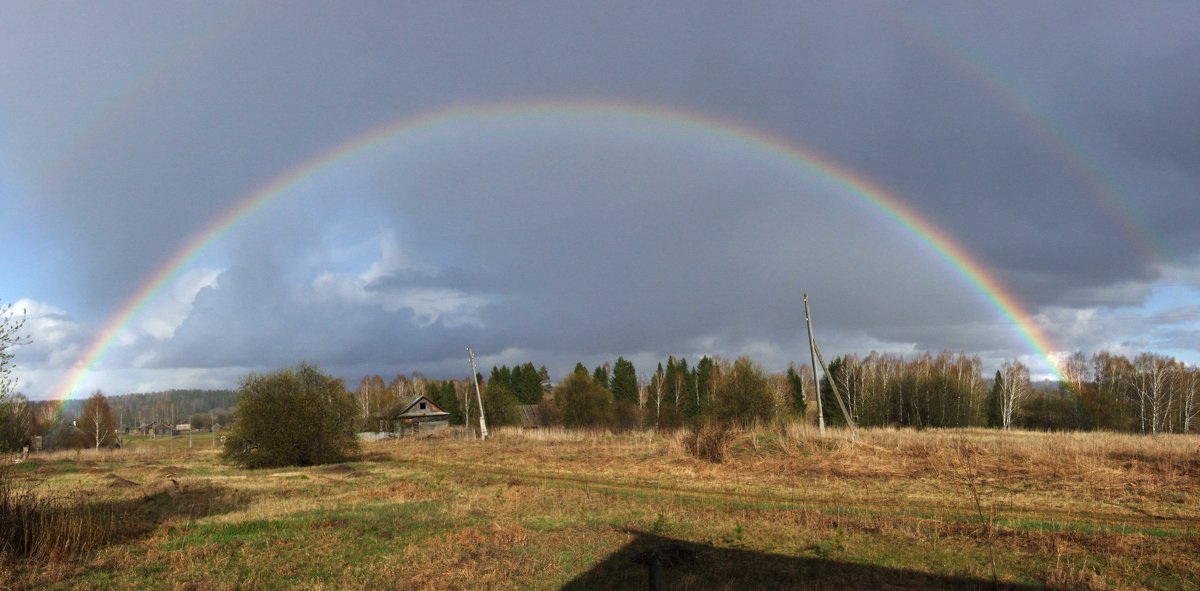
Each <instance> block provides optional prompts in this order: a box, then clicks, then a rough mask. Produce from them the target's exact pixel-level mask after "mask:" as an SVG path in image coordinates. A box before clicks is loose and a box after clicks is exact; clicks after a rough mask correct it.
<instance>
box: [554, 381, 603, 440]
mask: <svg viewBox="0 0 1200 591" xmlns="http://www.w3.org/2000/svg"><path fill="white" fill-rule="evenodd" d="M554 404H555V406H558V411H559V413H560V414H561V416H562V422H563V425H566V426H567V427H603V426H608V425H610V424H611V423H612V414H613V394H612V392H610V391H609V390H608V389H607V388H603V387H601V386H600V385H599V384H597V383H596V382H595V380H593V379H592V376H590V375H588V374H586V373H579V372H575V373H572V374H571V375H569V376H567V379H565V380H563V383H561V384H559V385H558V387H557V388H555V389H554Z"/></svg>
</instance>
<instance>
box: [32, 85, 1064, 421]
mask: <svg viewBox="0 0 1200 591" xmlns="http://www.w3.org/2000/svg"><path fill="white" fill-rule="evenodd" d="M579 118H588V119H589V120H592V121H596V120H599V121H604V122H607V121H611V122H621V123H624V124H637V125H642V126H645V127H647V128H649V129H654V130H657V131H662V132H673V133H684V132H687V133H691V134H701V135H702V136H703V137H706V138H708V139H712V140H714V141H718V142H723V143H726V144H733V145H741V146H743V147H745V148H748V149H752V150H759V151H766V152H768V153H770V154H773V155H774V156H776V157H779V158H781V159H783V160H784V161H786V162H788V163H789V164H791V165H792V166H795V167H798V168H799V169H802V170H805V171H807V172H809V173H812V174H814V175H816V176H817V177H819V178H822V179H824V180H826V181H828V182H830V183H832V184H833V185H836V186H839V187H842V188H843V189H845V190H846V191H848V192H849V193H850V194H852V195H854V196H855V197H857V198H859V199H860V200H861V201H862V202H863V203H865V204H867V205H869V206H870V207H871V208H873V209H874V210H876V211H878V212H879V213H881V214H883V216H885V217H886V218H888V219H890V220H892V221H894V222H895V223H896V224H898V225H899V226H900V227H902V228H903V229H904V230H905V231H906V232H908V233H910V234H911V235H913V236H915V237H916V238H918V239H919V240H920V241H921V242H922V243H923V244H924V245H925V246H926V247H927V248H928V249H929V250H930V251H932V252H933V253H935V254H936V255H937V256H938V257H940V258H941V259H943V260H944V261H945V262H946V263H948V265H949V266H950V267H951V268H952V269H953V270H954V271H955V272H956V273H957V274H958V275H960V276H961V277H962V278H963V279H964V280H965V281H966V282H968V283H969V284H971V285H972V286H973V287H974V288H976V289H978V291H979V292H980V293H982V294H983V295H984V297H985V298H986V300H987V301H988V302H989V303H990V305H991V306H992V307H994V308H995V309H996V310H998V311H999V312H1000V313H1001V314H1002V315H1003V316H1004V317H1005V318H1007V319H1009V320H1010V321H1011V322H1012V324H1013V325H1014V326H1015V327H1016V329H1017V331H1018V332H1019V333H1020V335H1021V337H1022V338H1023V340H1025V341H1026V342H1028V344H1029V345H1030V346H1031V348H1032V349H1033V351H1034V352H1035V353H1036V354H1037V355H1038V356H1040V357H1042V358H1044V359H1045V360H1046V362H1047V363H1046V365H1047V367H1048V368H1049V369H1050V371H1052V372H1053V373H1054V374H1055V377H1058V369H1057V363H1056V362H1055V357H1054V355H1055V351H1056V350H1057V348H1056V347H1055V346H1054V344H1053V343H1052V341H1051V340H1050V339H1049V338H1048V337H1047V336H1046V334H1045V333H1044V332H1043V331H1042V330H1041V328H1040V327H1039V326H1038V325H1037V324H1035V323H1034V322H1033V317H1032V316H1031V315H1030V314H1029V312H1027V311H1026V310H1025V309H1024V307H1023V306H1022V305H1021V303H1020V301H1019V300H1018V299H1017V298H1016V297H1015V296H1014V295H1013V294H1012V293H1011V292H1010V291H1009V290H1008V289H1007V288H1006V287H1005V286H1004V285H1002V284H1001V283H1000V282H999V281H998V280H996V278H994V277H993V276H992V275H991V274H990V273H989V272H988V270H987V268H986V267H984V266H983V265H982V264H981V263H980V262H979V261H978V260H977V259H976V258H975V257H974V256H972V255H971V254H970V253H969V252H967V251H966V249H964V248H963V247H962V246H960V245H959V244H958V243H957V242H956V241H955V240H954V239H953V238H951V236H950V235H949V234H948V233H947V232H945V231H944V230H942V229H941V228H939V227H937V226H935V225H934V224H933V223H931V222H930V221H928V220H926V219H925V218H923V217H922V216H921V215H920V214H919V212H917V210H916V209H914V208H913V207H912V206H910V205H909V204H907V203H905V202H904V201H902V200H901V199H900V198H899V197H897V196H895V195H893V194H891V193H889V192H888V191H886V190H884V189H883V187H880V186H879V185H876V184H875V183H873V182H872V181H870V180H869V179H867V178H864V177H862V176H861V175H858V174H856V173H854V172H852V171H851V170H849V169H847V168H845V167H842V166H840V165H838V164H837V163H834V162H832V161H830V160H829V159H827V158H825V157H824V156H822V155H820V154H818V153H816V152H814V151H812V150H809V149H804V148H800V147H797V146H795V145H793V144H790V143H788V142H786V141H784V140H783V139H781V138H778V137H775V136H772V135H769V134H767V133H765V132H762V131H759V130H756V129H752V128H749V127H746V126H743V125H740V124H738V123H734V122H730V121H724V120H721V119H716V118H712V117H708V116H702V115H698V114H695V113H689V112H686V111H682V110H678V109H667V108H663V107H657V106H650V105H638V104H631V103H625V102H602V101H540V102H520V103H511V104H501V105H456V106H451V107H448V108H445V109H441V110H435V111H431V112H426V113H423V114H420V115H417V116H413V117H406V118H402V119H400V120H397V121H394V122H391V123H388V124H385V125H382V126H379V127H376V128H373V129H371V130H369V131H367V132H365V133H362V134H360V135H357V136H355V137H352V138H350V139H349V140H346V141H344V142H342V143H341V144H339V145H337V146H336V147H334V148H333V149H331V150H328V151H325V152H322V153H320V154H318V155H316V156H314V157H312V158H310V159H308V160H306V161H304V162H301V163H300V164H299V165H298V166H296V167H294V168H292V169H290V170H287V171H286V172H284V173H283V174H281V175H279V176H277V177H275V178H274V179H273V180H271V181H269V182H267V183H266V184H264V185H262V186H260V187H258V188H257V189H255V190H254V191H252V192H250V193H248V194H247V195H245V196H244V197H242V198H241V199H239V200H238V201H237V203H236V205H234V206H233V207H232V208H230V209H228V210H227V211H225V212H224V213H223V214H221V215H220V216H219V217H217V218H216V219H215V220H213V221H212V223H210V224H209V225H208V226H206V227H205V228H203V229H202V230H201V231H199V232H197V233H196V234H195V235H194V236H192V238H191V239H190V240H189V241H188V242H187V243H186V244H185V245H184V246H183V248H180V249H179V250H178V251H177V252H176V253H175V254H174V255H172V256H171V257H170V258H169V259H167V260H166V261H165V262H164V263H163V264H162V265H161V266H160V267H159V268H158V269H157V270H156V271H155V272H154V273H153V274H152V275H151V276H150V277H149V278H148V279H147V280H146V281H145V282H144V283H143V284H142V286H141V287H140V288H139V289H138V290H137V291H136V292H134V294H133V295H132V297H130V298H129V300H128V301H127V302H126V303H125V304H124V305H123V306H121V308H120V309H119V310H118V311H117V313H116V314H114V315H113V316H112V317H111V318H110V319H109V320H108V322H107V323H106V324H105V325H104V326H103V327H102V329H101V330H100V331H99V333H98V335H97V337H96V338H95V339H94V340H93V342H92V343H91V344H90V345H89V346H88V348H87V349H86V350H85V351H84V353H83V355H82V356H81V358H80V360H79V361H78V362H77V363H76V364H75V366H74V367H73V368H72V369H71V370H70V371H69V372H68V375H67V376H66V377H65V379H64V380H63V381H62V382H61V384H60V386H59V387H58V389H57V390H56V394H57V396H56V397H57V398H58V399H60V400H66V399H69V398H70V396H71V394H72V392H74V391H76V390H77V389H78V388H79V387H80V385H81V384H82V383H83V381H84V379H85V378H86V377H87V374H88V372H89V371H91V369H92V368H93V367H94V366H96V364H97V363H98V362H99V361H100V360H101V359H102V358H103V357H104V355H105V352H106V351H107V350H108V349H109V348H110V347H111V346H112V345H113V343H114V342H115V341H116V340H117V337H118V335H119V334H120V333H121V331H122V330H123V329H124V328H125V327H126V326H127V325H128V324H129V323H130V322H131V321H132V320H133V319H134V318H136V317H137V316H138V315H139V314H140V313H141V312H142V310H143V309H144V308H145V307H146V305H147V303H149V302H150V301H151V300H153V299H154V297H155V296H156V295H158V293H159V292H160V291H162V290H163V288H164V287H165V286H167V285H168V284H170V283H171V282H172V280H174V279H175V278H176V277H177V276H178V275H179V274H180V273H181V272H182V271H183V270H184V269H185V268H186V267H187V265H188V263H189V262H190V261H192V260H193V259H194V258H195V257H196V256H197V255H199V254H200V253H201V252H203V251H204V250H205V249H206V248H208V247H209V246H210V245H211V244H213V243H214V242H215V241H217V240H218V239H220V238H221V237H222V236H223V235H225V234H226V233H228V232H229V231H231V230H232V229H234V228H236V227H237V226H238V225H239V224H241V223H242V222H244V221H245V220H246V219H248V218H250V217H251V216H253V215H254V214H255V213H256V212H258V211H259V210H261V209H262V208H263V207H264V206H266V205H267V204H268V203H271V202H272V201H274V200H276V199H279V198H280V197H282V196H284V195H286V194H288V193H289V192H291V191H292V190H293V189H295V188H296V187H298V186H300V185H302V184H303V183H305V182H306V181H308V180H310V179H313V178H314V177H316V176H317V175H319V174H320V173H322V172H323V171H326V170H328V169H330V168H331V167H333V166H334V165H335V164H337V163H340V162H343V161H345V160H347V159H349V158H352V157H354V156H356V155H360V154H363V153H365V152H368V151H370V150H372V149H374V148H377V147H379V146H381V145H382V144H384V143H386V142H391V141H395V140H398V139H400V138H404V137H407V136H412V135H416V134H421V133H436V132H438V131H440V130H443V129H446V128H449V127H450V126H451V125H452V124H462V123H464V122H469V123H472V124H479V125H489V124H499V123H503V124H505V125H514V126H518V127H520V126H528V125H538V124H542V125H544V124H545V123H546V122H547V121H550V122H556V123H557V122H562V123H564V124H569V123H571V122H572V121H578V120H579Z"/></svg>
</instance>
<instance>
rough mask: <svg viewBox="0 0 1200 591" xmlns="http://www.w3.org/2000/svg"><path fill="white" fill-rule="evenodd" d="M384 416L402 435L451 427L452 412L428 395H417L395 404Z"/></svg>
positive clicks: (424, 432)
mask: <svg viewBox="0 0 1200 591" xmlns="http://www.w3.org/2000/svg"><path fill="white" fill-rule="evenodd" d="M382 418H384V419H386V420H388V421H389V422H390V423H391V425H392V426H393V429H394V430H395V432H396V433H398V434H399V435H400V436H404V435H406V434H407V435H416V434H428V433H432V432H434V431H439V430H442V429H447V428H449V427H450V413H448V412H446V411H445V410H442V407H440V406H438V405H437V403H435V402H434V401H432V400H430V399H429V398H428V397H426V396H415V397H413V398H409V399H407V400H404V401H401V402H400V403H398V404H396V405H393V406H392V407H391V408H390V409H389V410H388V411H387V412H386V413H384V414H383V416H382Z"/></svg>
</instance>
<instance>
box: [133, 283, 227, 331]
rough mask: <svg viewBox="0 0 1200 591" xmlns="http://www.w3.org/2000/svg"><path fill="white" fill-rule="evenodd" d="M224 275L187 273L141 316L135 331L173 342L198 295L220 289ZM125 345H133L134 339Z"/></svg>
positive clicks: (157, 298) (165, 290)
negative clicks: (220, 281)
mask: <svg viewBox="0 0 1200 591" xmlns="http://www.w3.org/2000/svg"><path fill="white" fill-rule="evenodd" d="M220 274H221V273H220V271H218V270H216V269H188V270H186V271H184V272H183V273H181V274H180V275H179V277H177V278H175V280H174V281H172V282H171V284H170V286H168V287H167V288H166V289H164V290H162V291H161V292H160V293H159V294H158V295H157V296H156V297H154V298H153V299H152V300H151V301H150V302H149V303H148V304H147V306H146V307H145V309H143V310H142V311H141V312H140V313H139V314H138V316H137V321H136V323H135V327H136V328H137V330H138V331H139V332H141V333H144V334H147V335H150V336H151V337H153V338H155V339H157V340H160V341H161V340H163V339H168V338H170V337H171V336H172V335H174V334H175V329H177V328H179V325H180V324H182V323H183V321H184V319H185V318H187V316H188V314H189V313H190V312H191V311H192V304H193V303H194V302H195V301H196V294H197V293H199V292H200V290H201V289H204V288H205V287H210V286H214V285H216V283H217V277H218V276H219V275H220ZM122 344H125V345H131V344H133V339H130V340H129V342H125V343H122Z"/></svg>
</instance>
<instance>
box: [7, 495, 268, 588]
mask: <svg viewBox="0 0 1200 591" xmlns="http://www.w3.org/2000/svg"><path fill="white" fill-rule="evenodd" d="M117 480H124V479H117ZM124 482H126V483H128V485H129V486H136V485H135V484H134V483H132V482H129V481H124ZM0 484H2V483H0ZM0 489H4V490H3V491H2V492H4V494H3V495H0V496H2V497H3V500H4V502H3V503H0V505H3V508H4V511H3V515H0V561H11V562H14V563H16V564H18V565H24V566H27V567H28V566H36V565H39V564H45V563H47V562H56V561H59V560H62V559H66V558H78V557H84V556H87V555H90V554H92V553H94V552H96V551H98V550H100V549H102V548H105V547H107V546H111V545H115V544H122V543H127V542H131V541H135V540H137V539H140V538H144V537H146V536H149V535H150V534H151V533H152V532H154V531H155V530H156V529H158V528H159V527H161V526H163V525H165V524H168V523H170V522H177V523H178V525H179V526H183V527H186V526H187V525H189V524H190V523H191V521H192V520H195V519H199V518H202V517H208V516H211V515H220V514H224V513H229V512H233V511H238V510H242V509H245V508H246V507H247V506H248V505H249V502H250V498H249V496H248V495H246V494H244V493H238V492H236V491H232V490H229V489H226V488H225V487H221V486H216V485H213V484H211V483H187V484H183V485H180V484H179V483H177V482H173V481H170V480H167V481H165V482H162V483H161V485H155V486H148V487H146V488H144V489H143V490H140V491H138V492H137V493H136V494H133V495H131V496H129V497H126V498H121V499H114V500H99V501H97V500H94V499H92V498H89V496H90V493H89V492H88V491H83V490H80V491H75V492H73V493H71V494H64V495H61V496H57V497H46V496H38V495H35V494H33V493H32V491H14V490H13V489H11V488H8V487H6V486H0Z"/></svg>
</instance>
